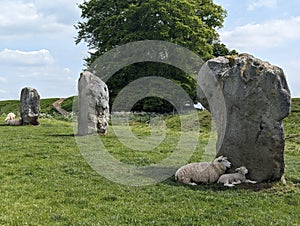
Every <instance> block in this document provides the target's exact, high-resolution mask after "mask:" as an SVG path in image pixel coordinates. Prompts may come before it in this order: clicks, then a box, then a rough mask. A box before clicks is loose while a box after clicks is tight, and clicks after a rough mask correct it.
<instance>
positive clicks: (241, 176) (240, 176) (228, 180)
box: [218, 166, 256, 187]
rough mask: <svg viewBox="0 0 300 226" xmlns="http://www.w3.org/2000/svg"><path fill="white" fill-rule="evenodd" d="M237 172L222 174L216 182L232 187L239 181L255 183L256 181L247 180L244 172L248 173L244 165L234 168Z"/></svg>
mask: <svg viewBox="0 0 300 226" xmlns="http://www.w3.org/2000/svg"><path fill="white" fill-rule="evenodd" d="M235 171H236V172H237V173H228V174H223V175H222V176H220V178H219V179H218V183H221V184H224V186H227V187H233V186H234V185H236V184H240V183H252V184H255V183H256V181H252V180H247V179H246V174H247V173H248V169H247V168H246V167H245V166H241V167H240V168H237V169H236V170H235Z"/></svg>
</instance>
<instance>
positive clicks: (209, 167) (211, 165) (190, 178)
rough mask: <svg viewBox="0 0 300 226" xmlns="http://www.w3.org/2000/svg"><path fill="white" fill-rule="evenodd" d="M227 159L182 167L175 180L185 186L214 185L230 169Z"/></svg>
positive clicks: (221, 157) (217, 159) (222, 158)
mask: <svg viewBox="0 0 300 226" xmlns="http://www.w3.org/2000/svg"><path fill="white" fill-rule="evenodd" d="M230 166H231V163H230V162H229V161H228V160H227V158H226V157H223V156H220V157H218V158H216V159H215V160H214V161H213V162H194V163H190V164H187V165H184V166H182V167H181V168H179V169H178V170H177V172H176V173H175V180H176V181H178V182H181V183H184V184H189V185H197V184H199V183H206V184H208V183H214V182H216V181H217V180H218V178H219V177H220V176H221V175H222V174H224V173H225V171H226V169H227V168H230Z"/></svg>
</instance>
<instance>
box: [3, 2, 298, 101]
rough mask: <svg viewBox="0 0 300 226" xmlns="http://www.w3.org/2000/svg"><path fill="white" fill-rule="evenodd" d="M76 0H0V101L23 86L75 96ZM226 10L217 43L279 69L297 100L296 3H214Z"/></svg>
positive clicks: (78, 55)
mask: <svg viewBox="0 0 300 226" xmlns="http://www.w3.org/2000/svg"><path fill="white" fill-rule="evenodd" d="M81 2H82V1H81V0H59V1H58V0H51V1H49V0H48V1H46V0H0V100H7V99H19V96H20V91H21V89H22V88H23V87H25V86H31V87H34V88H36V89H37V90H38V91H39V93H40V95H41V97H42V98H48V97H68V96H71V95H75V94H76V93H77V79H78V77H79V73H80V72H81V70H82V69H83V68H84V65H83V64H84V61H83V58H84V57H86V56H87V48H86V46H85V44H84V43H81V44H79V45H75V44H74V37H75V36H76V30H75V29H74V27H73V25H74V24H76V23H77V22H78V21H79V20H80V10H79V9H78V7H77V3H81ZM215 3H217V4H219V5H222V6H223V8H224V9H226V10H227V13H228V16H227V18H226V19H225V23H224V27H223V28H222V29H221V30H219V33H220V38H221V41H222V42H224V43H225V44H226V45H227V46H228V47H229V48H232V49H236V50H237V51H238V52H240V53H243V52H247V53H250V54H252V55H254V56H256V57H258V58H260V59H262V60H265V61H269V62H270V63H272V64H275V65H277V66H280V67H282V68H283V69H284V71H285V74H286V77H287V80H288V83H289V86H290V89H291V92H292V96H293V97H300V57H299V50H300V1H299V0H288V1H284V0H245V1H240V0H215Z"/></svg>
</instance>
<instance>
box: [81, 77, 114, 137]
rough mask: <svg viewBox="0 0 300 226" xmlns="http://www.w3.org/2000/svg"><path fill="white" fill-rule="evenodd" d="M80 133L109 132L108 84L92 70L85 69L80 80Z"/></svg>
mask: <svg viewBox="0 0 300 226" xmlns="http://www.w3.org/2000/svg"><path fill="white" fill-rule="evenodd" d="M78 92H79V94H78V104H79V105H78V107H79V112H78V135H81V136H82V135H87V134H93V133H100V134H104V135H105V134H107V132H108V121H109V93H108V88H107V85H106V84H105V83H104V82H103V81H102V80H101V79H100V78H99V77H97V76H95V75H94V74H92V73H91V72H88V71H84V72H82V73H81V74H80V78H79V81H78Z"/></svg>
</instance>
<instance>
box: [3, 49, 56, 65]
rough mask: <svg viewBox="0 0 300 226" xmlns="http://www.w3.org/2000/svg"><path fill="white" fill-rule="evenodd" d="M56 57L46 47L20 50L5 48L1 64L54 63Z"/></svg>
mask: <svg viewBox="0 0 300 226" xmlns="http://www.w3.org/2000/svg"><path fill="white" fill-rule="evenodd" d="M53 63H54V59H53V57H52V56H51V54H50V52H49V51H48V50H46V49H41V50H38V51H28V52H25V51H20V50H11V49H4V50H3V51H1V52H0V65H1V64H5V65H15V66H16V67H18V66H34V65H49V64H53Z"/></svg>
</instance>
